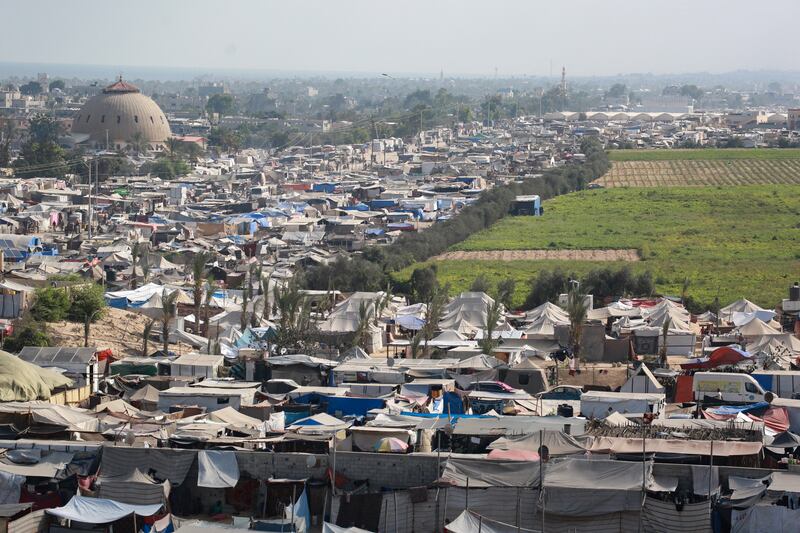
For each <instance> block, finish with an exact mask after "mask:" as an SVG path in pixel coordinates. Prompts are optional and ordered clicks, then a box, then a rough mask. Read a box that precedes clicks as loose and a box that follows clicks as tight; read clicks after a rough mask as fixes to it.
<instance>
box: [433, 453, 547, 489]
mask: <svg viewBox="0 0 800 533" xmlns="http://www.w3.org/2000/svg"><path fill="white" fill-rule="evenodd" d="M467 480H469V481H467ZM440 481H442V482H444V483H447V484H450V485H454V486H456V487H467V486H469V487H470V488H472V487H475V488H486V487H535V486H538V484H539V462H538V461H536V462H526V461H487V460H485V459H462V458H458V459H457V458H453V457H451V458H449V459H448V460H447V462H445V464H444V472H442V477H441V478H440Z"/></svg>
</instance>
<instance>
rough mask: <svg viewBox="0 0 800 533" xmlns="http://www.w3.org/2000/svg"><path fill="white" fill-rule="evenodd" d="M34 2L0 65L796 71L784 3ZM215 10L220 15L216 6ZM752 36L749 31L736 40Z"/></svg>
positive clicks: (17, 7) (791, 15)
mask: <svg viewBox="0 0 800 533" xmlns="http://www.w3.org/2000/svg"><path fill="white" fill-rule="evenodd" d="M79 6H80V7H78V5H76V4H74V3H71V2H60V1H56V0H31V1H26V2H14V3H9V4H8V5H6V6H4V19H5V20H9V21H10V20H13V21H14V23H13V24H10V25H8V26H7V27H4V28H3V39H4V42H5V43H16V44H15V45H14V46H8V45H6V46H3V47H2V49H0V61H3V62H28V63H51V64H52V63H63V64H73V65H74V64H86V65H107V66H109V67H113V68H114V69H124V67H126V66H151V67H191V68H196V69H209V70H212V69H215V68H219V69H235V70H244V69H259V70H271V71H282V72H296V73H302V72H351V73H369V72H372V73H380V72H386V71H390V72H392V73H397V74H438V73H439V72H440V70H442V69H444V71H445V72H446V73H447V74H448V75H479V76H494V75H495V69H497V73H498V74H499V75H501V76H504V77H505V76H512V75H513V76H520V75H538V76H547V75H549V74H551V64H552V71H553V73H554V74H555V75H556V76H557V75H558V71H559V69H560V66H561V65H568V68H569V70H570V73H571V74H572V75H575V76H594V75H614V74H619V73H631V72H652V73H659V74H663V73H684V72H706V71H707V72H715V73H719V72H726V71H734V70H742V69H747V70H797V69H799V68H800V64H798V59H797V54H796V42H795V41H796V40H795V34H794V32H793V31H792V30H791V24H789V23H786V21H792V20H796V19H797V18H798V16H800V4H798V2H795V1H793V0H770V1H768V2H764V3H761V4H759V11H758V14H754V13H753V3H752V2H750V1H746V0H703V1H699V2H698V1H693V0H677V1H671V2H654V1H640V2H631V1H628V0H607V1H601V2H598V1H595V0H559V1H535V2H532V1H510V0H500V1H493V2H485V1H481V0H457V1H456V0H437V1H427V0H408V1H406V2H402V3H391V2H375V1H370V0H354V1H347V2H331V1H328V0H315V1H309V0H299V1H288V2H277V1H272V0H265V1H264V0H232V1H230V2H225V3H224V4H222V3H220V2H216V1H214V0H172V1H169V2H163V1H159V0H142V1H137V2H108V1H103V0H85V1H82V2H80V4H79ZM223 6H224V7H223ZM748 24H754V25H756V26H757V28H758V29H757V30H756V31H752V32H750V31H740V29H741V28H742V27H743V26H744V27H746V26H747V25H748Z"/></svg>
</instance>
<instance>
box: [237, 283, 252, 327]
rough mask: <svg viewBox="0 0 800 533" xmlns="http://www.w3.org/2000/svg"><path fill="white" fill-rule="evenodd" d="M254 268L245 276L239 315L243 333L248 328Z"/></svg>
mask: <svg viewBox="0 0 800 533" xmlns="http://www.w3.org/2000/svg"><path fill="white" fill-rule="evenodd" d="M252 278H253V270H252V268H251V269H250V270H249V271H248V273H247V274H246V275H245V277H244V287H243V290H242V314H241V315H239V329H240V330H241V332H242V333H244V330H246V329H247V322H248V319H247V308H248V306H249V304H250V299H251V297H252V293H253V279H252Z"/></svg>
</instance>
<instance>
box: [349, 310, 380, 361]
mask: <svg viewBox="0 0 800 533" xmlns="http://www.w3.org/2000/svg"><path fill="white" fill-rule="evenodd" d="M374 309H375V308H374V307H372V306H370V304H368V303H367V302H361V303H360V304H359V306H358V326H357V327H356V331H355V333H354V334H353V341H352V345H351V347H356V346H359V347H361V348H364V350H366V346H367V340H368V339H369V328H370V325H371V322H372V313H373V310H374Z"/></svg>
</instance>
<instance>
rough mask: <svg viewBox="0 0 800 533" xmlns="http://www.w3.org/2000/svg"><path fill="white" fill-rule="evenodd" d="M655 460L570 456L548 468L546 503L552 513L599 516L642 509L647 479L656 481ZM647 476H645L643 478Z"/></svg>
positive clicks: (648, 483)
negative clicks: (614, 459) (652, 461)
mask: <svg viewBox="0 0 800 533" xmlns="http://www.w3.org/2000/svg"><path fill="white" fill-rule="evenodd" d="M652 468H653V464H652V463H650V462H648V463H645V466H644V471H643V467H642V464H641V463H627V462H622V461H600V460H598V461H587V460H584V459H566V460H564V461H561V462H558V463H551V464H548V465H547V466H546V467H545V470H544V475H543V478H544V502H545V503H544V504H545V509H547V513H548V514H557V515H568V516H595V515H602V514H608V513H616V512H621V511H639V510H640V509H641V506H642V497H643V494H642V490H643V486H642V484H643V482H644V483H646V486H647V487H651V486H652V485H653V474H652ZM643 477H644V479H643Z"/></svg>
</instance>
